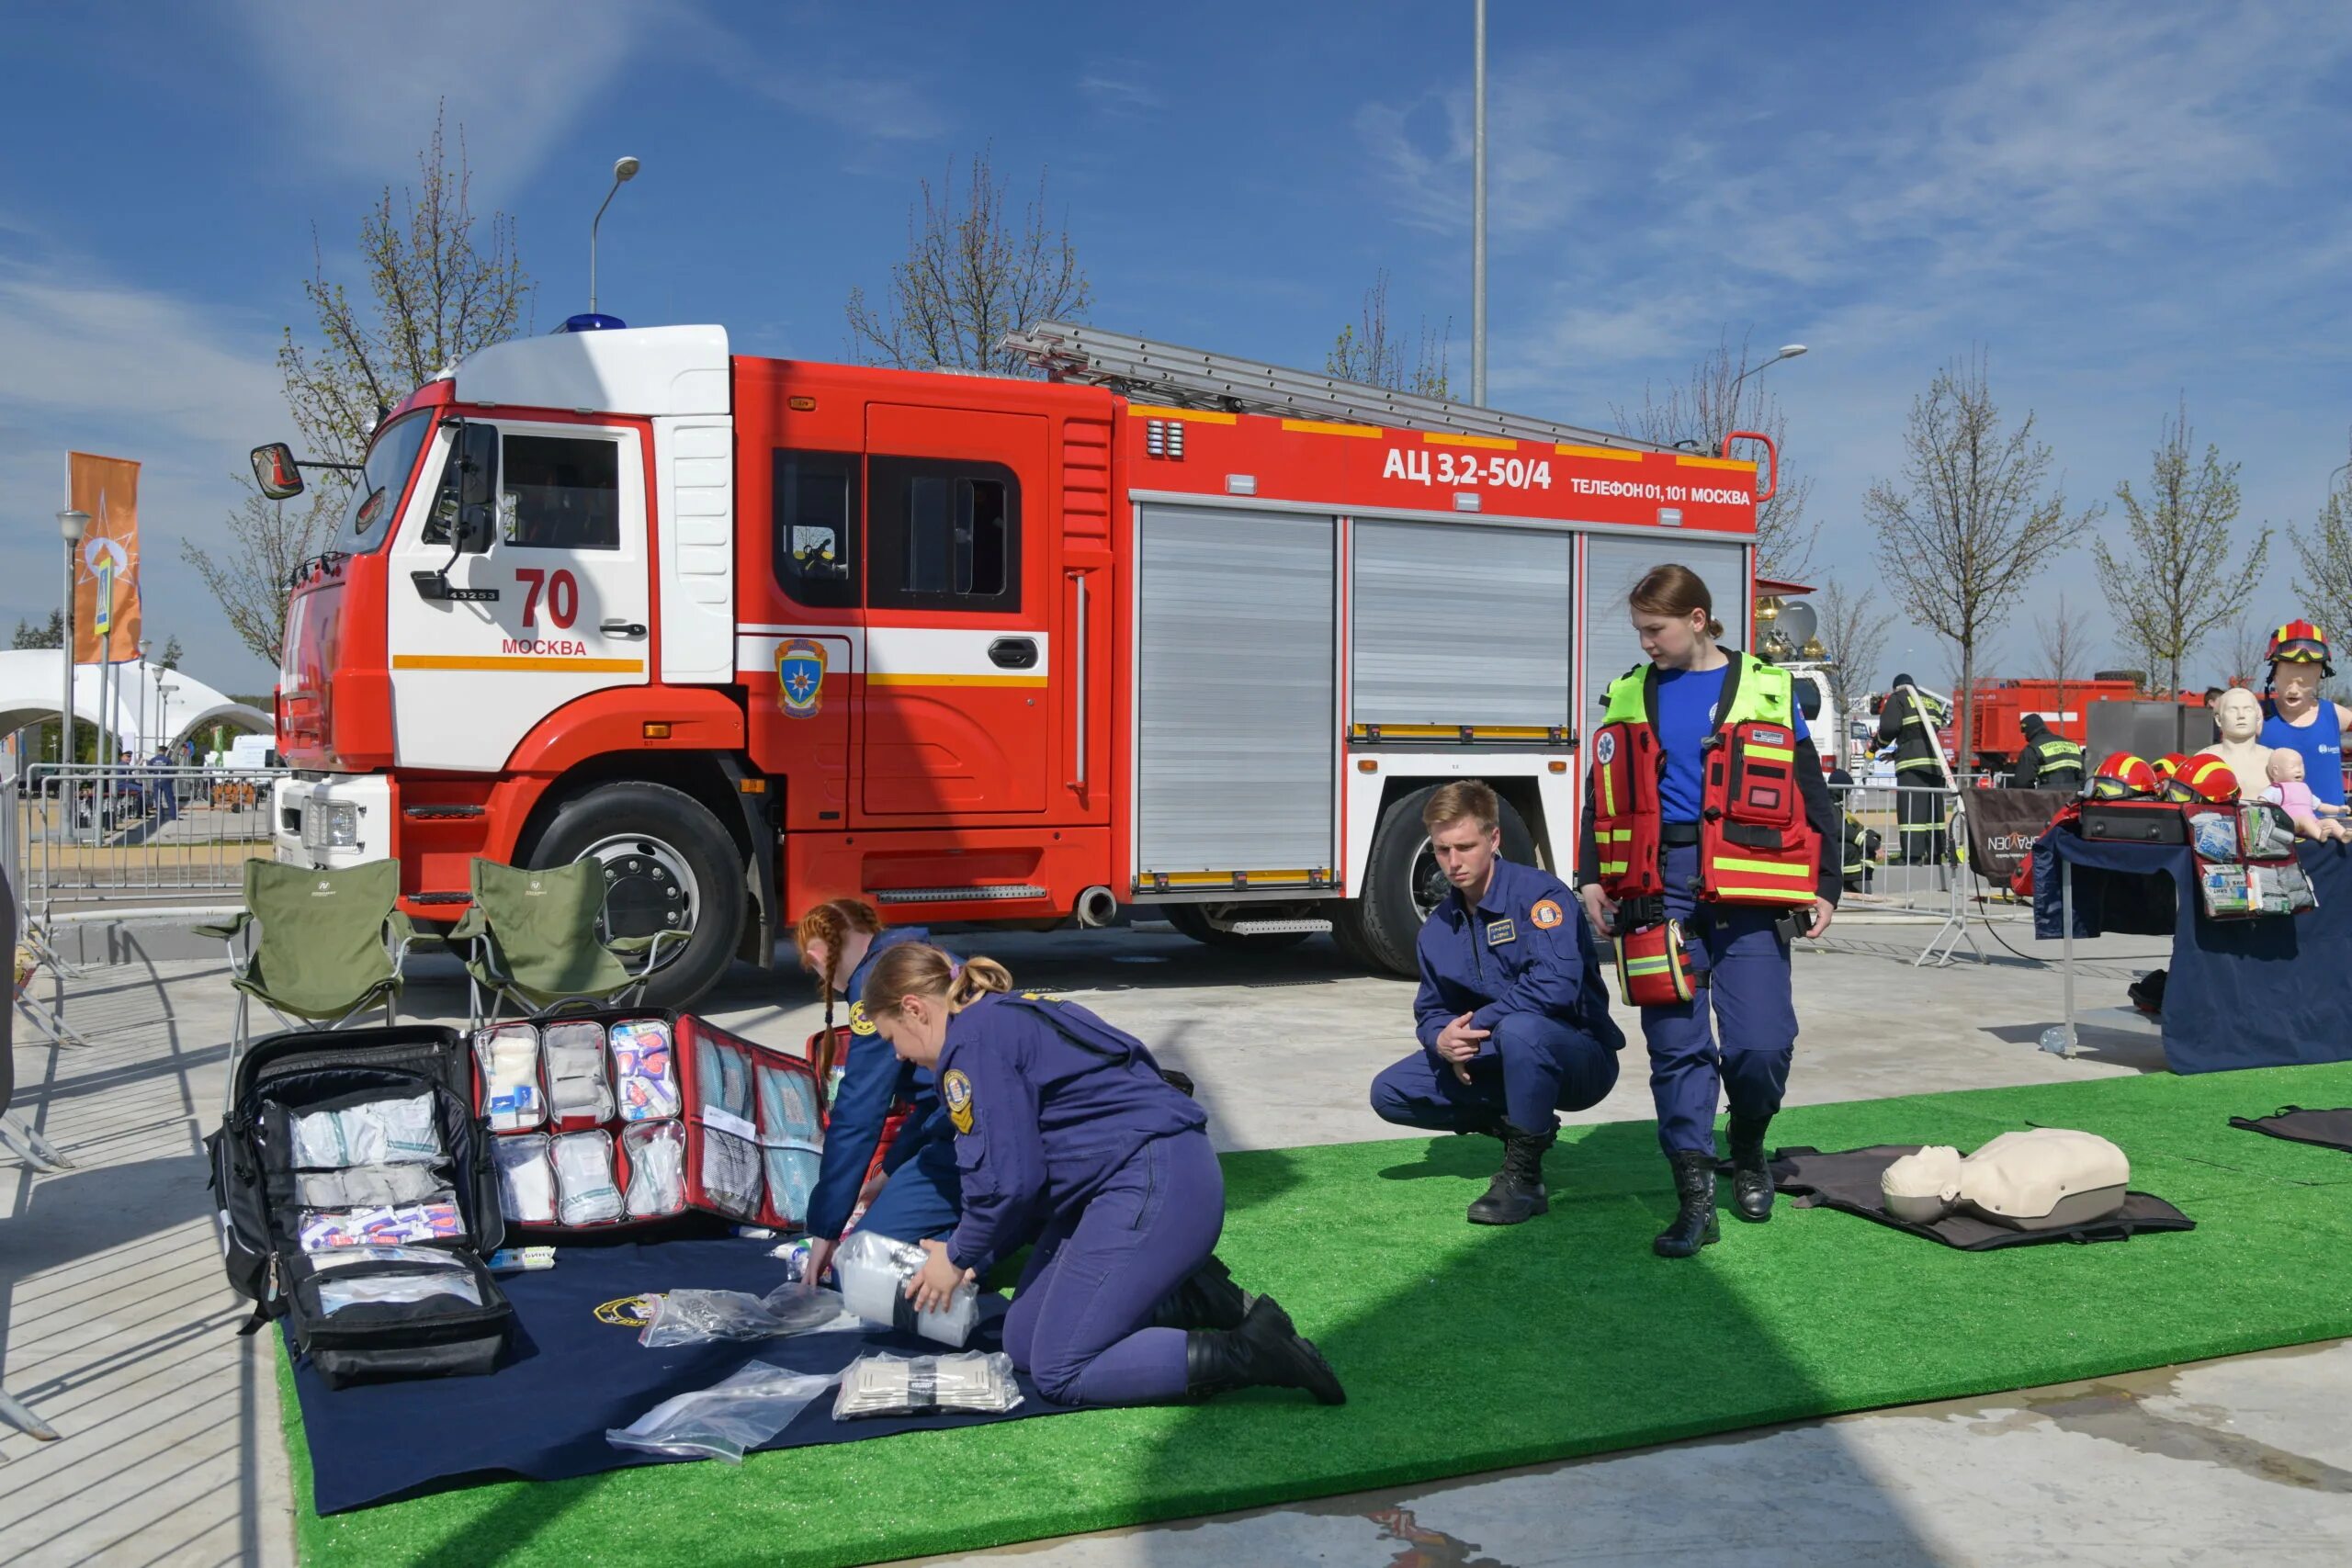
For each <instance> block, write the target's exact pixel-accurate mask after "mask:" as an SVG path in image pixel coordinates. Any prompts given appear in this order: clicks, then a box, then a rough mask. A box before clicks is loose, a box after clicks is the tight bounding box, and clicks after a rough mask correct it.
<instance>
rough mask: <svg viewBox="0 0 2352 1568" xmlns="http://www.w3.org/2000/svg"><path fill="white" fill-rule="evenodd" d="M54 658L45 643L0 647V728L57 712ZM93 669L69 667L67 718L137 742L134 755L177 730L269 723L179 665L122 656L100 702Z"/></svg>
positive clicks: (263, 730)
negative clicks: (71, 703) (70, 704)
mask: <svg viewBox="0 0 2352 1568" xmlns="http://www.w3.org/2000/svg"><path fill="white" fill-rule="evenodd" d="M62 657H63V655H62V653H61V652H60V651H59V650H58V649H53V648H24V649H9V650H7V651H6V652H0V735H13V734H15V733H16V732H17V730H19V729H22V728H25V727H26V726H28V725H33V724H41V723H45V722H49V721H51V720H54V719H55V718H56V717H57V706H58V700H59V698H60V697H61V696H62V692H61V691H60V690H59V688H60V686H61V685H62V671H60V670H59V668H58V660H60V659H62ZM98 673H99V671H98V667H97V666H96V665H95V664H81V665H76V666H75V667H74V718H75V719H77V720H79V721H80V722H82V723H85V724H96V725H99V726H101V727H102V728H105V729H106V730H107V733H108V734H110V735H113V736H115V737H117V738H118V739H117V740H116V742H115V744H116V745H117V746H118V747H130V748H133V749H137V750H141V754H142V755H143V754H145V753H147V752H152V751H153V750H154V749H155V748H156V747H158V746H162V745H168V744H174V743H176V742H177V741H178V740H179V739H181V738H182V737H183V736H186V735H189V734H202V733H204V732H206V731H209V729H210V728H211V727H212V726H214V725H216V724H219V725H225V726H226V727H228V728H231V729H234V730H240V731H243V732H246V733H250V734H260V735H266V734H268V733H269V731H270V729H271V728H272V727H273V720H272V719H271V717H270V716H269V715H268V714H266V713H265V712H263V711H262V710H261V709H259V708H257V707H254V706H253V705H251V704H248V703H240V702H234V701H232V700H231V699H230V698H229V697H228V696H227V695H226V694H223V693H221V692H219V691H216V690H214V689H213V688H212V687H210V686H209V685H207V684H205V683H204V682H202V681H199V680H198V679H197V678H196V677H195V676H193V675H191V674H189V673H188V672H187V671H185V670H166V669H164V667H163V666H162V665H160V664H148V663H143V662H141V661H140V660H124V661H122V662H121V663H119V664H117V665H116V666H115V667H114V674H113V676H112V678H111V681H110V683H109V685H108V687H107V695H106V698H105V699H104V700H103V702H102V700H101V698H100V696H99V682H98ZM107 709H111V710H112V711H111V712H107V711H105V710H107ZM25 760H26V761H40V759H39V758H27V759H25Z"/></svg>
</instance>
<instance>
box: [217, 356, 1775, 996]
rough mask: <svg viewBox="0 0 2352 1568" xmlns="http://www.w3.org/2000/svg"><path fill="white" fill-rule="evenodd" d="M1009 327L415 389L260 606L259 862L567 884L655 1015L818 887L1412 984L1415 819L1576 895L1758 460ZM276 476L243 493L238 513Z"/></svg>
mask: <svg viewBox="0 0 2352 1568" xmlns="http://www.w3.org/2000/svg"><path fill="white" fill-rule="evenodd" d="M1037 333H1039V334H1043V335H1042V336H1041V338H1040V340H1039V341H1040V342H1041V344H1043V346H1042V347H1041V349H1040V353H1039V355H1038V357H1039V362H1040V363H1041V364H1043V365H1044V366H1045V367H1046V368H1047V369H1048V370H1049V371H1050V372H1052V373H1053V374H1054V375H1056V376H1057V377H1058V379H1050V380H1041V381H1024V380H1016V379H1009V378H979V377H969V376H956V375H946V374H933V373H916V372H902V371H891V370H880V369H873V368H865V367H847V366H839V365H828V364H819V363H811V362H804V361H796V360H779V359H768V358H755V357H747V356H741V355H732V354H730V352H729V344H728V339H727V334H726V333H725V331H724V330H723V329H721V328H718V327H715V326H681V327H658V328H650V329H634V330H632V329H627V328H619V329H614V330H601V331H576V332H564V333H556V334H553V335H550V336H547V337H540V338H535V339H530V340H526V341H516V342H511V343H505V344H498V345H496V346H494V347H491V348H486V349H483V350H481V352H479V353H477V354H475V355H471V356H469V358H467V359H466V360H464V361H463V362H462V363H460V364H458V365H457V366H456V367H452V368H451V369H450V370H448V371H447V372H445V373H444V374H443V375H442V376H441V377H439V378H436V379H435V380H434V381H433V382H431V383H429V384H428V385H426V386H424V387H423V388H420V389H418V390H417V391H415V392H414V393H413V395H411V396H410V397H409V398H408V399H407V400H405V401H404V402H402V403H401V406H400V407H399V408H397V409H396V410H394V411H393V412H391V414H390V416H389V417H388V418H387V419H385V420H384V421H383V422H382V423H381V425H380V426H379V428H378V429H377V431H376V432H375V433H374V435H373V437H372V441H371V445H370V448H369V453H368V458H367V462H366V467H365V472H364V474H362V475H360V476H358V480H357V482H356V484H355V485H354V488H353V492H352V495H351V498H350V502H349V505H348V506H347V508H346V509H345V515H344V520H343V523H342V525H341V527H340V529H339V531H338V534H337V536H336V537H335V538H334V540H333V541H332V543H331V545H330V547H329V548H328V549H327V551H326V552H325V553H323V554H322V555H321V556H320V557H318V558H316V559H314V560H311V561H310V562H308V563H306V564H305V565H304V566H303V567H302V568H301V569H300V571H299V572H298V573H297V579H296V586H295V589H294V592H293V595H292V602H291V605H290V608H289V611H288V621H287V630H286V638H285V649H284V656H283V660H282V668H281V671H280V673H279V685H278V693H277V710H278V729H279V735H278V749H279V750H280V751H281V752H282V753H283V754H284V756H285V758H286V760H287V761H288V764H289V765H290V766H291V767H293V768H294V769H295V770H297V772H296V773H295V775H294V776H292V777H290V778H288V779H287V780H285V781H283V782H282V783H281V784H280V785H279V786H278V788H277V796H276V800H275V802H274V807H275V815H274V826H275V829H276V834H277V840H276V842H277V854H278V857H279V858H280V859H282V860H286V861H288V862H292V863H300V864H304V865H310V866H321V867H324V866H339V865H345V864H350V863H356V862H360V861H365V860H372V859H379V858H383V857H387V856H390V857H396V858H397V859H398V860H399V861H400V863H401V891H402V905H403V908H406V909H407V910H408V911H409V912H410V913H411V914H412V915H413V916H417V917H420V918H423V919H433V920H443V921H446V920H451V919H455V918H456V917H457V916H458V914H459V913H460V912H461V911H462V908H463V907H464V905H465V904H466V902H467V901H468V898H469V891H468V889H469V863H470V862H471V861H472V859H473V858H474V857H476V856H487V857H490V858H492V859H494V860H499V861H503V862H508V863H515V864H519V865H550V864H558V863H568V862H571V861H575V860H581V859H593V860H594V861H597V862H598V863H601V864H602V865H603V866H604V868H605V878H606V883H607V898H606V921H607V925H608V928H609V931H610V932H611V934H614V935H616V936H617V935H649V934H651V933H652V932H655V931H679V932H684V933H688V940H687V941H686V942H684V943H672V944H665V951H666V952H667V953H670V954H671V955H672V956H671V957H670V958H669V961H668V962H667V963H666V964H665V965H664V967H663V968H662V971H661V972H660V974H659V975H658V976H656V979H655V983H654V990H653V993H652V994H653V995H654V996H656V997H657V998H662V999H664V1000H670V1001H682V1000H685V999H689V998H693V997H695V996H697V995H699V994H700V993H701V992H703V991H704V990H706V989H707V988H708V987H709V986H710V985H711V984H712V983H713V982H714V981H715V980H716V979H717V978H718V976H719V975H720V974H721V973H723V972H724V970H725V968H726V966H727V965H728V964H729V962H730V960H732V959H734V958H736V957H738V956H741V957H745V958H749V959H752V960H753V961H755V962H760V963H766V962H769V961H770V960H771V958H772V956H773V953H774V949H775V940H776V936H777V933H778V932H779V931H784V930H786V929H788V927H789V923H790V919H791V917H792V915H793V913H794V912H796V911H797V910H798V909H800V908H804V907H806V906H807V905H808V904H809V903H810V902H812V901H814V900H817V899H820V898H823V897H833V896H838V895H842V894H849V895H854V896H857V897H864V898H865V899H867V900H869V901H871V902H873V903H875V904H876V906H877V907H879V908H881V909H882V910H883V912H884V914H885V915H886V916H888V917H895V918H899V919H922V920H925V921H927V922H930V923H933V924H942V923H962V922H1001V923H1006V924H1012V925H1018V926H1022V927H1026V928H1031V929H1037V928H1044V927H1049V926H1053V925H1057V924H1061V923H1066V922H1069V921H1071V920H1076V921H1078V922H1079V923H1080V924H1086V925H1100V924H1104V923H1108V922H1110V921H1113V920H1114V919H1116V918H1117V916H1118V912H1119V909H1120V907H1121V906H1123V905H1128V904H1133V903H1136V902H1150V903H1156V904H1158V905H1159V906H1161V907H1162V908H1164V909H1165V910H1166V912H1167V913H1168V914H1169V916H1170V919H1173V920H1174V921H1175V922H1176V924H1177V925H1178V926H1179V927H1180V928H1181V929H1182V930H1183V931H1186V932H1188V933H1189V934H1191V935H1193V936H1194V937H1197V938H1199V939H1201V940H1204V941H1208V942H1230V943H1236V944H1243V945H1263V946H1272V945H1279V944H1283V943H1287V942H1296V941H1299V940H1303V938H1304V937H1305V936H1306V935H1307V934H1309V933H1311V932H1314V931H1323V930H1326V929H1329V930H1332V931H1334V932H1335V934H1336V935H1337V936H1338V937H1339V938H1340V941H1341V942H1342V943H1343V945H1345V946H1346V947H1347V948H1348V949H1349V950H1350V951H1351V953H1354V954H1356V955H1357V956H1358V957H1360V958H1362V959H1363V960H1365V961H1368V962H1372V963H1376V964H1384V965H1386V966H1388V967H1392V968H1396V969H1398V970H1401V971H1405V972H1409V971H1410V969H1411V966H1412V952H1413V936H1414V932H1415V931H1416V929H1417V928H1418V926H1419V920H1420V919H1421V918H1422V916H1423V915H1424V914H1425V913H1426V911H1427V909H1428V908H1430V906H1431V905H1432V904H1433V903H1434V901H1435V899H1436V898H1437V897H1441V896H1442V893H1443V891H1444V883H1443V880H1442V876H1441V875H1440V874H1438V872H1437V870H1436V866H1435V863H1434V860H1433V858H1432V857H1431V856H1430V854H1429V853H1428V851H1427V842H1426V835H1425V834H1424V833H1423V831H1422V829H1421V827H1420V822H1419V805H1420V801H1421V799H1422V798H1423V797H1424V796H1425V795H1426V792H1427V791H1428V790H1429V789H1430V788H1431V787H1433V786H1434V785H1435V784H1438V783H1440V782H1442V781H1443V780H1446V779H1450V778H1456V777H1463V776H1477V777H1481V778H1484V779H1486V780H1487V781H1488V782H1489V783H1490V784H1494V785H1495V787H1496V788H1497V789H1498V792H1499V793H1500V794H1501V795H1502V797H1503V799H1504V800H1505V802H1506V803H1507V810H1506V820H1505V822H1504V824H1503V833H1504V842H1505V850H1506V852H1507V853H1510V854H1511V855H1513V856H1515V857H1520V858H1527V859H1534V860H1538V861H1541V862H1543V863H1547V864H1550V865H1553V866H1555V867H1564V866H1566V864H1567V863H1569V862H1570V861H1571V860H1572V858H1573V853H1574V843H1575V838H1574V826H1575V820H1576V813H1577V805H1578V793H1579V790H1580V787H1581V773H1580V770H1579V769H1578V768H1577V748H1578V742H1579V738H1580V731H1581V730H1582V729H1583V728H1586V726H1587V725H1588V724H1589V721H1590V717H1591V716H1593V715H1594V714H1596V713H1597V712H1598V707H1597V704H1598V701H1599V699H1600V693H1601V691H1602V689H1603V688H1604V687H1605V686H1606V684H1607V682H1609V680H1610V679H1611V678H1613V677H1614V676H1616V675H1618V674H1620V673H1622V672H1623V671H1625V670H1626V669H1628V668H1629V667H1631V666H1632V665H1634V664H1635V663H1637V662H1639V661H1640V659H1641V654H1640V651H1639V648H1638V646H1637V644H1636V642H1635V639H1634V634H1633V631H1632V628H1631V626H1630V624H1629V623H1628V619H1627V615H1626V613H1625V608H1624V596H1625V593H1626V592H1627V590H1628V589H1629V587H1630V586H1631V584H1632V582H1633V581H1634V579H1635V578H1637V577H1638V576H1639V575H1640V574H1641V573H1642V572H1643V571H1644V570H1647V569H1648V568H1649V567H1650V566H1652V565H1655V564H1657V562H1659V561H1662V560H1669V559H1672V560H1680V561H1683V562H1685V563H1686V564H1688V565H1690V566H1691V567H1692V568H1694V569H1695V570H1698V571H1699V572H1700V573H1701V574H1702V576H1703V577H1705V578H1706V579H1707V581H1709V583H1710V585H1711V586H1712V587H1713V589H1714V591H1715V600H1716V609H1717V614H1718V615H1719V617H1720V618H1721V619H1722V620H1723V621H1724V623H1725V625H1726V627H1727V629H1728V640H1729V641H1731V642H1733V643H1736V644H1744V643H1745V641H1746V637H1747V625H1746V622H1747V614H1748V607H1749V602H1750V592H1749V586H1748V584H1749V578H1750V566H1749V556H1750V548H1749V547H1750V543H1751V540H1752V536H1753V533H1754V512H1755V499H1756V491H1757V465H1756V464H1754V463H1751V462H1747V461H1743V460H1738V459H1735V458H1732V457H1726V456H1721V455H1716V454H1696V453H1691V452H1688V451H1678V450H1672V449H1666V448H1659V447H1655V446H1647V445H1645V444H1643V443H1639V442H1635V441H1632V440H1630V439H1628V438H1625V437H1622V436H1614V435H1607V434H1599V433H1594V432H1587V431H1578V430H1576V429H1574V428H1573V427H1567V426H1552V425H1548V424H1544V423H1540V422H1534V421H1527V420H1517V419H1513V418H1511V417H1510V416H1501V415H1496V414H1492V413H1490V412H1488V411H1485V410H1476V409H1468V408H1465V407H1463V406H1461V405H1454V404H1447V403H1434V402H1427V401H1425V400H1418V399H1409V398H1398V397H1394V396H1391V395H1388V394H1383V393H1380V392H1378V391H1376V390H1375V389H1369V388H1357V387H1350V386H1348V384H1345V383H1337V382H1331V381H1329V380H1326V379H1322V378H1306V377H1302V376H1299V375H1298V374H1297V373H1293V372H1282V371H1277V370H1275V369H1274V368H1273V367H1247V366H1246V362H1240V361H1223V362H1212V361H1211V356H1204V355H1193V356H1192V358H1191V359H1189V360H1186V359H1181V358H1180V359H1177V360H1174V361H1172V362H1171V361H1170V360H1169V356H1168V355H1159V358H1158V359H1155V358H1154V357H1153V356H1152V355H1151V354H1150V353H1148V352H1147V351H1151V350H1155V349H1156V348H1157V345H1151V344H1143V343H1141V342H1140V340H1135V339H1111V338H1109V337H1108V335H1107V334H1099V333H1091V332H1090V331H1089V330H1088V329H1078V328H1055V329H1037ZM1122 355H1125V357H1122ZM1204 365H1205V366H1206V368H1203V367H1204ZM1155 366H1157V367H1158V368H1155ZM1235 366H1243V367H1246V368H1247V369H1248V370H1250V372H1252V373H1255V374H1256V375H1257V376H1258V377H1259V380H1258V381H1248V378H1244V381H1248V384H1247V385H1244V384H1243V382H1241V381H1237V380H1236V379H1235V378H1234V376H1233V374H1232V373H1231V367H1235ZM1284 377H1288V378H1293V379H1295V380H1297V381H1301V382H1305V383H1309V384H1310V389H1311V393H1312V395H1306V394H1298V395H1293V394H1289V393H1285V392H1283V391H1282V388H1283V386H1286V385H1287V384H1288V383H1286V382H1283V381H1282V380H1280V378H1284ZM1269 378H1271V379H1269ZM1261 382H1262V385H1261V384H1260V383H1261ZM1357 398H1362V399H1366V400H1377V402H1376V406H1372V407H1360V406H1359V405H1358V404H1357V403H1356V402H1355V401H1353V400H1355V399H1357ZM1261 411H1262V412H1261ZM1375 415H1376V416H1377V417H1374V416H1375ZM1358 416H1361V417H1358ZM255 468H256V473H257V475H259V476H260V477H261V478H262V479H264V481H265V488H266V489H270V490H272V491H273V493H289V491H288V490H287V487H288V485H289V484H290V485H291V486H292V487H293V488H294V489H296V490H299V488H300V479H299V476H298V475H296V474H294V473H293V471H292V468H293V459H292V456H291V454H290V453H288V451H287V450H286V448H284V447H282V446H275V447H264V448H261V449H259V450H258V451H257V452H256V453H255Z"/></svg>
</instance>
